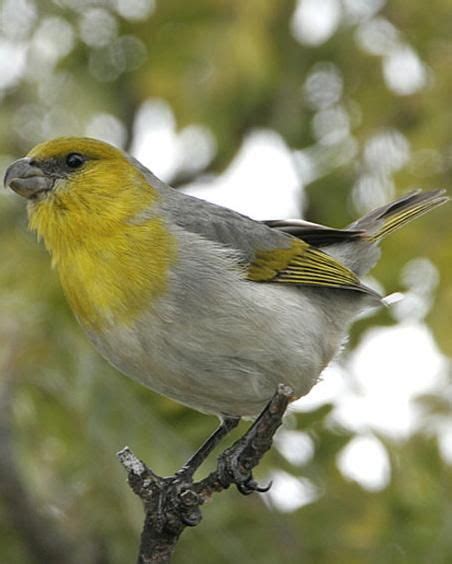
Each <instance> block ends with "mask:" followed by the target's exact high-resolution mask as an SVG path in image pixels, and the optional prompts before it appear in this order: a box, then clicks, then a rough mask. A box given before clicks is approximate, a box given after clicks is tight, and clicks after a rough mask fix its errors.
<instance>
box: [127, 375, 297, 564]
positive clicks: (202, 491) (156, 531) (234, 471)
mask: <svg viewBox="0 0 452 564" xmlns="http://www.w3.org/2000/svg"><path fill="white" fill-rule="evenodd" d="M291 399H293V391H292V389H291V388H289V387H288V386H285V385H283V384H280V385H279V386H278V389H277V391H276V393H275V395H274V396H273V398H272V399H271V401H270V402H269V404H268V405H267V407H266V408H265V409H264V411H263V412H262V413H261V415H260V416H259V417H258V418H257V419H256V421H255V422H254V423H253V425H252V426H251V427H250V428H249V429H248V431H247V432H246V433H245V434H244V435H243V436H242V437H241V438H240V439H238V440H237V441H236V442H235V443H234V444H233V445H232V446H231V447H229V448H228V449H226V450H225V451H224V452H223V453H222V454H221V455H220V456H219V457H218V461H217V467H216V469H215V470H214V471H213V472H211V473H210V474H209V475H208V476H207V477H206V478H204V479H203V480H200V481H199V482H194V483H193V482H191V481H189V480H187V479H186V478H185V477H184V475H183V474H177V473H176V474H175V475H174V476H171V477H167V478H162V477H160V476H157V475H156V474H155V473H154V472H153V471H152V470H151V469H150V468H148V467H147V466H146V464H144V462H142V461H141V460H139V459H138V458H137V457H136V456H135V455H134V454H133V453H132V452H131V450H130V449H129V448H128V447H125V448H124V449H123V450H121V451H120V452H119V453H118V458H119V460H120V462H121V464H122V465H123V466H124V468H125V470H126V471H127V474H128V482H129V485H130V487H131V489H132V490H133V492H134V493H135V494H136V495H137V496H138V497H140V498H141V499H142V501H143V503H144V510H145V520H144V526H143V531H142V533H141V542H140V548H139V555H138V560H137V563H138V564H166V563H168V562H170V561H171V557H172V555H173V553H174V550H175V547H176V544H177V541H178V539H179V537H180V535H181V533H182V532H183V530H184V529H185V527H194V526H196V525H198V524H199V523H200V522H201V519H202V515H201V509H200V507H201V505H203V504H204V503H205V502H206V501H207V500H208V499H210V497H211V496H212V495H213V494H214V493H218V492H221V491H223V490H225V489H227V488H228V487H229V486H230V485H231V484H235V485H236V486H237V488H238V489H239V491H240V492H241V493H243V494H245V495H248V494H250V493H253V492H255V491H258V492H262V491H267V490H268V489H269V487H270V485H271V484H270V485H269V486H267V487H265V488H262V487H259V485H258V484H257V483H256V482H255V481H254V479H253V476H252V470H253V468H255V467H256V466H257V465H258V464H259V462H260V460H261V458H262V457H263V455H264V454H265V453H266V452H267V450H269V449H270V448H271V445H272V441H273V435H274V434H275V432H276V430H277V429H278V427H279V426H280V425H281V422H282V418H283V415H284V413H285V411H286V408H287V405H288V403H289V401H290V400H291Z"/></svg>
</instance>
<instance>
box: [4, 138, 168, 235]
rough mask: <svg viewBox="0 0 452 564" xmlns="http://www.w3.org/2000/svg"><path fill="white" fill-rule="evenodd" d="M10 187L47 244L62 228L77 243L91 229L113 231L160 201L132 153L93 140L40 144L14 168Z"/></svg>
mask: <svg viewBox="0 0 452 564" xmlns="http://www.w3.org/2000/svg"><path fill="white" fill-rule="evenodd" d="M4 183H5V186H8V187H9V188H11V189H12V190H14V191H15V192H17V193H18V194H20V195H21V196H23V197H24V198H26V199H27V200H28V202H29V205H28V211H29V218H30V227H31V228H32V229H35V230H37V231H38V233H39V235H41V236H42V237H43V238H44V239H45V240H46V242H50V241H49V239H50V238H52V231H55V227H57V226H58V229H59V232H60V233H59V234H60V236H62V235H63V234H64V229H63V227H64V226H66V227H67V228H68V229H70V230H71V232H72V233H71V235H72V236H75V237H76V238H77V236H80V235H81V234H82V233H83V231H84V230H86V229H88V230H90V231H92V230H94V229H102V230H105V231H106V232H107V231H108V230H110V229H112V228H114V226H115V224H118V223H121V222H124V221H127V220H129V219H130V218H132V217H133V216H134V214H136V213H138V212H139V211H140V210H142V209H143V208H145V207H146V206H147V205H149V204H151V203H152V201H153V200H155V199H156V198H157V196H158V194H157V192H156V190H155V189H153V188H152V186H150V184H149V183H148V182H147V180H146V178H145V177H144V175H143V172H142V171H140V169H139V168H138V167H137V166H136V165H135V163H133V161H132V160H131V159H130V158H129V157H128V155H127V154H126V153H124V152H123V151H121V150H120V149H117V148H115V147H113V146H111V145H109V144H108V143H104V142H103V141H98V140H96V139H90V138H78V137H62V138H58V139H53V140H51V141H47V142H44V143H41V144H39V145H37V146H36V147H34V149H32V150H31V151H30V152H29V153H28V155H27V156H26V157H24V158H22V159H19V160H17V161H15V162H13V163H12V164H11V165H10V166H9V167H8V169H7V171H6V174H5V178H4Z"/></svg>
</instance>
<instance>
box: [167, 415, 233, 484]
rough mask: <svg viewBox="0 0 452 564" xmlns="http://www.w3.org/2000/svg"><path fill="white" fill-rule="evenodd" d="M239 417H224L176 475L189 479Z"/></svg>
mask: <svg viewBox="0 0 452 564" xmlns="http://www.w3.org/2000/svg"><path fill="white" fill-rule="evenodd" d="M239 422H240V417H224V418H223V420H222V422H221V424H220V425H219V427H218V428H217V429H216V430H215V431H214V432H213V433H212V434H211V435H210V437H209V438H208V439H207V440H206V441H205V442H204V443H203V444H202V445H201V446H200V447H199V449H198V450H197V451H196V452H195V453H194V454H193V455H192V456H191V457H190V458H189V459H188V460H187V462H186V463H185V464H184V465H183V466H182V468H181V469H180V470H178V472H177V473H176V476H178V477H180V478H182V479H184V480H187V481H190V480H191V479H192V478H193V474H194V473H195V472H196V470H197V469H198V468H199V467H200V466H201V464H202V463H203V462H204V460H206V458H207V457H208V456H209V454H210V453H211V452H212V451H213V449H214V448H215V447H216V446H217V444H218V443H219V442H220V441H221V440H222V439H223V438H224V437H225V436H226V435H228V434H229V433H230V432H231V431H232V429H234V428H235V427H237V425H238V424H239Z"/></svg>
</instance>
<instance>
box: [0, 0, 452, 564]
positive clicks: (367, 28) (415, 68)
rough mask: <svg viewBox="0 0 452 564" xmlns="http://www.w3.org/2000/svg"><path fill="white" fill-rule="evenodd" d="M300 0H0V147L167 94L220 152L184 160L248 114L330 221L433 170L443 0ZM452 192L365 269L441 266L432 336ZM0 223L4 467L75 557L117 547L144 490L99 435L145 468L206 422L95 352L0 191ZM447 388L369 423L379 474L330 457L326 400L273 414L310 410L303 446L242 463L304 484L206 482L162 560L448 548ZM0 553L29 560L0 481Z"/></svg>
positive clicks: (440, 141)
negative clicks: (291, 498)
mask: <svg viewBox="0 0 452 564" xmlns="http://www.w3.org/2000/svg"><path fill="white" fill-rule="evenodd" d="M313 5H314V4H313V2H312V1H309V0H302V1H301V2H299V3H298V4H297V3H296V2H294V1H293V0H272V1H271V2H269V1H267V0H248V1H247V2H244V1H243V0H194V1H192V2H186V1H184V0H129V1H126V0H98V1H96V0H83V1H75V0H54V1H53V2H52V1H50V0H35V1H33V0H3V1H1V2H0V165H1V166H2V167H3V166H6V164H7V163H8V162H9V161H10V160H11V159H12V158H17V157H19V156H21V155H23V154H24V153H25V152H26V151H28V150H29V149H30V147H31V146H32V145H34V144H35V143H36V142H39V141H41V140H42V139H47V138H50V137H54V136H57V135H61V134H86V133H89V134H91V135H93V134H97V135H99V136H104V137H106V138H107V139H110V140H112V141H116V142H117V143H122V144H123V145H124V146H125V147H131V146H132V145H133V141H134V132H135V129H136V122H135V118H136V115H137V112H138V111H139V109H140V107H141V106H142V104H143V103H144V102H146V101H147V100H149V99H163V100H165V101H166V102H167V103H168V104H169V105H170V107H171V109H172V111H173V112H174V115H175V118H176V121H177V126H178V128H180V129H182V128H184V127H186V126H189V125H191V124H201V125H202V126H204V127H205V128H207V129H208V130H210V131H211V132H212V134H213V136H214V139H215V142H216V152H215V154H214V155H212V158H211V159H210V161H209V162H207V163H206V164H205V166H204V167H203V168H202V170H198V171H196V174H197V175H201V174H205V173H207V172H209V173H212V172H215V173H221V172H222V171H223V170H224V169H225V168H226V167H227V166H228V164H229V163H230V162H231V160H232V159H233V157H234V156H235V155H236V154H237V151H238V150H239V147H240V145H241V143H242V141H243V139H244V138H245V137H246V135H247V134H248V133H249V132H250V131H252V130H253V129H255V128H266V129H272V130H274V131H276V132H278V133H279V134H280V135H281V136H282V137H283V138H284V140H285V141H286V143H287V145H288V146H289V147H290V149H291V150H292V151H293V156H294V162H295V163H297V162H300V160H303V159H304V162H306V159H308V160H309V171H310V172H309V174H308V175H307V176H306V174H307V173H306V170H305V169H304V168H302V167H300V171H299V173H300V184H304V185H305V188H306V191H307V195H308V205H307V209H306V210H305V212H306V213H305V215H306V216H307V218H308V219H310V220H313V221H317V222H324V223H327V224H331V225H336V226H342V225H345V224H347V222H349V221H351V220H352V219H353V218H355V217H356V216H357V214H358V213H362V212H364V211H365V210H366V209H368V208H369V207H371V206H372V205H377V204H379V203H381V202H382V201H385V200H387V199H388V198H389V197H392V196H393V195H394V193H395V191H396V190H395V188H394V187H395V185H396V186H397V192H399V191H400V192H402V191H406V190H407V189H410V188H413V187H422V188H429V187H437V186H445V187H448V186H450V184H451V180H452V138H451V133H450V132H451V131H452V109H451V104H450V92H451V91H452V75H451V73H450V72H449V69H450V66H451V63H452V42H451V40H450V30H451V26H452V21H451V11H450V2H448V1H447V0H432V1H431V2H429V3H428V4H425V5H422V4H419V3H414V2H412V3H408V2H402V0H391V1H388V2H387V3H385V2H384V1H383V0H371V1H370V0H369V1H368V2H366V1H365V0H342V1H340V0H329V1H328V2H327V1H326V0H325V1H323V0H322V1H321V2H320V0H319V1H318V8H317V9H318V11H319V12H322V13H323V17H324V20H325V21H327V22H328V21H329V23H330V28H329V31H328V30H327V31H324V33H323V36H322V34H321V33H320V32H319V34H318V35H315V33H313V31H312V30H314V31H315V26H313V27H312V29H311V28H309V27H308V28H306V25H307V24H306V22H308V23H309V22H310V20H309V17H311V18H312V11H313V9H312V6H313ZM309 6H311V8H310V10H311V12H309V10H308V8H309ZM325 6H326V7H327V8H328V7H329V8H328V9H329V10H330V12H331V13H330V14H329V15H328V10H327V9H326V8H325ZM303 10H304V11H303ZM325 10H326V12H325ZM334 10H336V11H334ZM297 13H298V14H300V13H301V16H299V15H298V16H297V15H296V14H297ZM309 14H311V15H310V16H309ZM325 14H326V15H325ZM299 17H304V18H305V24H304V27H303V25H301V27H300V24H299V21H298V20H299ZM297 18H298V19H297ZM328 18H329V19H328ZM297 21H298V24H297ZM297 26H298V27H297ZM397 57H398V58H397ZM404 57H405V58H404ZM99 124H100V125H99ZM96 128H97V129H96ZM180 177H182V178H183V177H184V171H183V170H178V169H177V168H176V169H175V170H174V171H173V178H174V179H178V178H180ZM277 190H278V187H277V186H275V191H277ZM450 213H451V212H450V207H447V206H444V207H443V208H442V209H440V210H438V211H436V212H435V213H434V214H432V215H429V216H428V217H426V218H424V219H423V220H422V221H420V222H418V223H416V226H415V227H414V226H413V227H411V228H408V229H406V230H404V231H402V232H400V233H399V234H397V235H396V236H394V237H393V238H391V239H390V240H388V242H387V243H385V251H386V252H385V259H384V260H383V261H382V262H381V263H380V264H379V266H378V267H377V268H376V270H375V277H376V278H377V279H378V280H379V282H380V283H381V284H382V285H383V286H384V287H385V289H386V291H388V292H390V291H395V290H397V289H399V288H401V287H403V280H402V279H401V278H400V276H401V272H402V270H403V267H404V265H405V264H407V263H408V262H409V261H410V259H414V258H417V257H428V258H429V260H431V262H432V264H434V265H435V269H437V271H438V273H439V280H440V283H439V285H438V286H437V288H433V289H432V292H434V305H433V306H432V308H431V309H429V311H428V316H427V321H428V324H429V326H430V327H431V328H432V330H433V331H434V334H435V337H436V339H437V342H438V343H439V345H440V346H441V348H442V350H443V352H444V353H446V354H449V355H450V354H452V339H451V337H450V318H451V314H452V277H451V274H452V250H451V249H452V222H451V221H450V218H451V215H450ZM0 241H1V243H0V260H1V265H2V266H1V269H0V304H1V310H0V311H1V317H0V378H1V380H0V382H1V383H2V385H3V384H4V383H5V382H7V381H9V382H12V383H13V392H12V393H13V399H12V402H11V420H9V421H6V420H5V421H3V423H2V424H3V425H11V426H12V432H13V439H14V454H15V463H16V468H15V471H17V472H18V473H19V475H20V477H21V479H22V480H23V482H24V484H25V485H26V488H27V490H28V491H29V492H30V495H31V496H32V498H33V500H34V504H35V509H36V511H37V512H38V514H43V515H46V516H48V517H49V518H50V519H51V520H52V522H53V523H54V525H55V527H56V529H58V530H60V531H62V532H63V533H64V535H65V536H66V537H68V538H70V539H72V541H73V542H74V543H75V544H76V545H78V546H82V547H84V549H83V550H85V553H83V554H84V556H83V558H82V557H80V558H82V559H79V560H78V561H83V562H86V563H87V564H90V563H91V562H93V563H94V562H108V563H112V564H116V563H117V564H119V563H124V562H131V561H132V559H133V557H134V556H133V555H134V554H135V551H136V545H137V539H138V534H139V529H140V525H141V521H142V511H141V507H140V506H139V502H138V501H137V500H136V499H134V498H133V497H132V495H131V493H130V492H129V490H128V488H127V486H126V484H125V476H124V474H123V473H122V470H121V468H120V467H119V464H118V463H117V462H116V461H115V458H114V452H115V451H117V450H119V449H120V448H121V447H122V446H124V445H125V444H128V445H129V446H130V447H131V448H132V449H133V450H134V451H135V452H137V453H139V454H140V455H141V456H142V457H143V458H144V459H145V460H146V461H148V462H149V464H150V465H151V466H152V467H153V469H154V470H156V471H157V472H159V473H162V474H165V473H172V472H173V471H174V470H175V469H176V468H178V467H179V466H180V465H181V463H182V462H183V460H184V458H186V457H187V456H188V455H189V454H190V453H191V452H192V450H193V449H194V448H195V447H196V445H198V444H199V443H200V442H201V440H202V438H203V437H204V436H205V435H206V434H207V433H208V432H209V431H210V429H211V428H213V426H214V424H215V421H214V419H213V418H206V417H205V416H202V415H199V414H197V413H194V412H192V411H189V410H188V409H186V408H184V407H181V406H179V405H176V404H175V403H173V402H171V401H169V400H166V399H165V398H160V397H157V396H156V395H154V394H152V393H150V392H148V391H147V390H144V389H142V388H140V387H139V386H137V385H135V384H134V383H133V382H130V381H128V380H127V379H126V378H123V377H122V376H120V375H118V374H117V373H115V371H114V370H113V369H111V368H110V367H109V366H107V365H106V363H105V362H103V361H102V360H101V359H100V358H99V357H98V355H97V354H96V353H95V352H94V351H93V350H92V348H91V347H90V345H89V344H88V343H87V341H86V339H85V338H84V336H83V335H82V334H81V331H80V330H79V328H78V327H77V326H76V324H75V323H74V320H73V318H72V316H71V314H70V312H69V311H68V308H67V306H66V304H65V302H64V299H63V297H62V294H61V290H60V288H59V285H58V280H57V277H56V275H55V273H54V272H53V271H51V270H50V267H49V260H48V257H47V256H46V254H45V252H44V251H43V250H42V248H40V247H39V246H38V245H36V244H35V242H34V240H33V237H32V236H30V235H29V234H28V233H27V232H26V219H25V212H24V207H23V202H20V201H18V198H17V197H15V196H13V195H11V194H1V195H0ZM402 257H403V258H402ZM408 289H409V290H410V288H409V287H408ZM414 290H415V289H414ZM430 297H432V296H430ZM377 322H379V323H386V324H388V323H393V320H392V318H391V316H390V313H388V312H381V313H379V314H378V316H376V317H373V318H371V319H370V318H366V319H364V320H361V321H360V322H359V323H358V324H357V325H356V326H355V329H354V333H353V341H352V343H353V344H354V345H356V343H358V342H359V337H360V335H361V333H362V331H363V330H364V329H365V328H366V327H367V326H369V325H370V324H375V323H377ZM449 392H450V390H449V391H447V393H444V394H443V395H440V394H438V396H435V395H433V396H430V397H427V398H424V401H423V403H422V409H423V417H424V419H425V421H426V430H425V431H424V432H417V433H416V434H414V435H413V436H412V437H410V438H409V439H408V440H406V441H389V440H388V439H387V438H385V437H380V439H381V441H382V442H383V444H384V446H385V448H386V449H387V452H388V453H389V456H390V460H391V472H392V473H391V480H390V482H389V484H388V485H387V486H386V487H385V488H384V489H383V490H381V491H366V490H365V489H363V488H362V487H360V486H359V485H358V484H357V483H355V482H353V481H349V480H347V479H346V478H344V476H343V475H342V474H341V472H340V471H339V470H338V466H337V456H338V454H339V452H340V451H341V449H342V448H343V447H344V446H345V445H346V444H347V443H348V442H349V441H350V440H351V439H352V437H353V433H351V432H350V431H348V430H345V429H341V428H338V426H337V425H336V424H334V421H332V419H331V417H330V410H329V409H328V408H326V409H320V410H318V411H317V412H313V413H311V414H303V415H301V414H299V415H296V414H294V415H293V416H292V418H291V425H292V426H293V428H295V429H299V430H303V431H307V433H308V434H309V436H310V438H311V440H312V442H313V445H314V454H313V456H312V457H311V458H310V459H309V460H307V461H305V462H304V463H303V464H301V465H294V464H291V463H289V462H288V461H287V460H286V459H285V458H284V457H283V456H282V455H281V454H279V453H278V451H277V449H274V450H273V452H272V453H270V454H269V455H268V457H267V458H266V460H265V463H264V464H263V465H262V467H261V468H260V470H259V472H260V477H262V478H265V477H266V476H267V475H268V474H269V473H270V472H271V471H272V469H274V468H281V469H284V470H285V471H286V472H288V473H290V474H292V475H293V476H294V477H296V478H297V479H298V478H303V479H304V478H307V479H309V480H310V482H311V484H312V485H313V486H314V487H315V488H316V491H317V496H316V500H315V501H313V502H312V503H310V504H308V505H306V506H304V507H301V508H300V509H298V510H297V511H294V512H287V513H285V512H283V511H281V510H279V509H278V508H277V507H276V506H274V507H272V506H271V504H270V505H264V504H263V503H262V500H261V499H260V498H258V497H257V496H253V497H251V498H246V499H244V498H242V497H240V496H239V495H238V494H236V493H235V492H229V493H227V494H223V495H222V496H221V499H217V500H215V502H214V503H212V504H211V505H210V506H207V507H206V508H205V510H204V515H205V521H204V522H203V524H202V525H201V526H200V527H198V528H197V529H195V530H190V531H188V532H186V533H185V535H184V536H183V537H182V539H181V542H180V545H179V546H178V551H177V554H176V557H175V562H181V563H182V562H184V563H189V562H196V563H203V562H206V563H207V562H215V563H218V564H222V563H224V564H230V563H233V562H259V563H261V564H265V563H269V564H270V563H274V562H279V563H281V564H284V563H295V562H297V563H298V562H315V563H321V562H325V563H330V562H347V564H353V563H357V564H358V563H359V564H362V563H369V564H370V563H372V564H374V563H383V562H384V563H385V564H386V563H391V562H394V563H395V562H397V563H400V562H407V563H410V564H411V563H415V562H429V563H438V564H439V563H446V562H450V561H452V537H451V535H450V528H451V525H452V522H451V521H452V505H451V499H450V495H451V494H450V492H451V491H452V471H451V468H450V466H448V465H447V464H446V462H444V461H443V459H442V458H441V456H440V452H439V450H438V441H437V436H436V435H435V434H434V433H428V432H427V431H428V422H429V421H430V422H431V421H432V420H434V419H435V418H442V420H443V421H445V424H448V425H450V414H451V406H450V398H449V395H448V394H449ZM388 393H390V391H388ZM382 409H384V406H382ZM3 415H4V417H3V418H4V419H5V418H6V414H3ZM241 429H243V428H241ZM238 432H239V431H238ZM1 437H2V440H5V441H6V439H4V435H3V434H2V435H1ZM13 462H14V461H13ZM1 492H2V489H1V487H0V494H1ZM5 499H6V498H5ZM0 554H1V561H2V562H5V563H10V562H11V563H12V562H14V563H17V564H19V563H22V562H23V563H28V562H34V561H37V560H36V555H35V556H33V546H32V544H30V539H29V538H27V530H26V527H24V528H22V527H18V526H17V524H15V523H14V522H13V521H12V520H11V515H10V510H9V508H8V505H7V503H3V502H2V500H1V497H0ZM69 561H70V559H69V556H68V562H69Z"/></svg>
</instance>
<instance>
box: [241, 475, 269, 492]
mask: <svg viewBox="0 0 452 564" xmlns="http://www.w3.org/2000/svg"><path fill="white" fill-rule="evenodd" d="M236 485H237V489H238V490H239V492H240V493H241V494H242V495H250V494H252V493H254V492H257V493H265V492H268V490H269V489H270V488H271V487H272V485H273V482H269V483H268V484H267V485H266V486H260V485H259V484H258V483H257V482H256V480H254V479H253V478H252V477H251V476H250V477H249V478H248V479H247V480H246V481H245V482H242V483H240V484H236Z"/></svg>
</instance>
